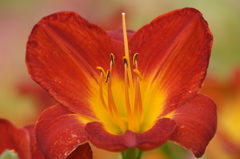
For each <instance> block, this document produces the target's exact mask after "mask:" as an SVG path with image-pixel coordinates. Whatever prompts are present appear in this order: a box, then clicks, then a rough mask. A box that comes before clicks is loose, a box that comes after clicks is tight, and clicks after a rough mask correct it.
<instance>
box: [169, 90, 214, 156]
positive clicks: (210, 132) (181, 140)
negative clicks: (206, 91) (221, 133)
mask: <svg viewBox="0 0 240 159" xmlns="http://www.w3.org/2000/svg"><path fill="white" fill-rule="evenodd" d="M216 111H217V110H216V105H215V103H214V101H213V100H212V99H210V98H209V97H208V96H206V95H203V94H198V95H197V96H195V97H194V98H193V99H192V100H190V101H189V102H187V103H186V104H184V105H183V106H181V107H180V108H178V109H177V110H176V111H175V113H174V116H173V117H172V119H173V120H175V121H176V123H177V127H176V129H175V130H174V133H173V135H172V136H171V137H170V140H171V141H173V142H176V143H177V144H179V145H181V146H183V147H185V148H186V149H188V150H190V151H192V152H193V153H194V155H195V156H196V157H201V156H202V155H203V153H204V152H205V148H206V146H207V145H208V143H209V141H210V140H211V139H212V138H213V136H214V134H215V132H216V128H217V113H216Z"/></svg>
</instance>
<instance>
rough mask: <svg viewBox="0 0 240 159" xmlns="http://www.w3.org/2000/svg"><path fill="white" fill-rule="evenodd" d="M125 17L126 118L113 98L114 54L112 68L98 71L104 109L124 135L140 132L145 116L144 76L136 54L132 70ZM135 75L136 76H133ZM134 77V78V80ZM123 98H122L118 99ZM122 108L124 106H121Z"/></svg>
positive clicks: (111, 61) (111, 62)
mask: <svg viewBox="0 0 240 159" xmlns="http://www.w3.org/2000/svg"><path fill="white" fill-rule="evenodd" d="M122 16H123V39H124V50H125V56H124V57H123V65H124V92H125V99H123V100H122V101H125V104H124V105H125V107H126V112H127V119H126V117H123V116H121V114H120V112H119V110H118V109H117V105H116V102H115V100H114V97H113V91H112V82H114V81H112V78H111V74H112V68H113V66H114V54H112V53H111V54H110V66H109V70H108V71H106V72H105V71H104V69H103V68H102V67H100V66H98V67H97V69H99V70H100V78H99V95H100V100H101V103H102V105H103V107H104V109H105V110H106V111H107V112H108V113H109V114H110V116H111V118H112V120H113V122H114V123H115V125H117V126H118V127H119V128H120V130H121V132H122V133H124V132H125V131H126V130H131V131H133V132H140V125H141V124H142V121H143V118H144V115H143V106H142V97H141V89H140V81H141V80H142V76H141V73H140V71H139V70H138V62H137V61H138V53H136V54H134V56H133V57H132V59H133V66H134V69H132V68H131V64H130V60H129V52H128V40H127V31H126V23H125V14H124V13H123V14H122ZM133 73H134V75H133ZM133 77H134V78H133ZM104 83H106V84H107V97H106V98H104V95H103V84H104ZM118 98H121V97H118ZM105 99H106V101H107V102H106V101H105ZM121 106H122V105H121Z"/></svg>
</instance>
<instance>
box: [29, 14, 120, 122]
mask: <svg viewBox="0 0 240 159" xmlns="http://www.w3.org/2000/svg"><path fill="white" fill-rule="evenodd" d="M121 50H123V47H122V44H121V43H117V42H116V41H114V40H112V39H111V38H110V36H109V35H108V34H107V33H106V32H105V31H103V30H102V29H101V28H100V27H98V26H97V25H94V24H91V23H89V22H88V21H86V20H85V19H83V18H82V17H81V16H79V15H78V14H77V13H74V12H59V13H55V14H53V15H50V16H47V17H45V18H43V19H42V20H40V21H39V22H38V24H37V25H35V26H34V28H33V30H32V32H31V35H30V36H29V39H28V43H27V54H26V64H27V66H28V71H29V73H30V75H31V77H32V78H33V79H34V80H35V81H36V82H38V83H39V84H40V85H41V86H43V87H44V88H45V89H47V90H48V91H49V93H50V94H51V95H52V96H53V97H54V98H55V99H56V100H57V101H58V102H59V103H61V104H62V105H63V106H66V107H68V108H69V109H70V110H71V111H73V112H75V113H79V114H83V115H85V116H88V117H92V118H95V117H96V116H95V113H94V112H93V110H92V108H91V106H90V104H89V103H88V102H87V99H89V97H90V96H91V95H92V94H94V93H96V91H98V85H97V83H98V79H99V70H97V69H96V67H97V66H101V67H103V68H104V69H105V70H107V69H109V64H110V60H109V59H110V53H114V54H115V56H117V57H118V58H117V59H120V60H119V61H121V64H122V55H123V52H122V51H121ZM121 54H122V55H121ZM120 66H121V67H123V66H122V65H120Z"/></svg>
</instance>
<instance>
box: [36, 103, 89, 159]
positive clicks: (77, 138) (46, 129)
mask: <svg viewBox="0 0 240 159" xmlns="http://www.w3.org/2000/svg"><path fill="white" fill-rule="evenodd" d="M84 126H85V123H83V122H82V121H81V120H80V119H79V116H78V115H77V114H73V113H72V112H70V111H69V110H68V109H67V108H65V107H63V106H61V105H55V106H52V107H50V108H48V109H46V110H45V111H44V112H43V113H42V114H41V115H40V117H39V119H38V121H37V123H36V126H35V134H36V138H37V142H38V144H39V148H40V149H41V151H42V153H43V155H44V156H45V157H46V158H51V159H65V158H67V157H68V156H69V155H70V154H71V153H72V152H73V151H74V150H75V149H76V150H77V152H79V153H80V154H79V155H82V156H85V158H86V159H90V158H91V156H92V153H90V151H89V150H88V151H81V150H79V149H81V148H83V149H86V144H88V143H87V142H88V139H87V137H86V136H85V131H84ZM77 147H78V148H77ZM77 152H74V154H75V153H77ZM79 157H81V156H79Z"/></svg>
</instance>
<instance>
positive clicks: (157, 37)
mask: <svg viewBox="0 0 240 159" xmlns="http://www.w3.org/2000/svg"><path fill="white" fill-rule="evenodd" d="M129 43H130V44H129V45H130V49H131V52H132V53H136V52H138V53H139V56H138V57H139V61H138V65H139V70H140V72H141V73H142V75H143V79H144V78H145V79H149V82H150V83H149V84H150V85H152V87H159V88H158V90H160V91H161V92H162V94H163V95H165V96H166V98H167V99H166V103H165V104H166V106H167V110H165V113H164V114H166V113H168V112H170V111H172V110H174V109H175V108H177V107H179V106H181V105H182V104H183V103H185V102H186V101H188V100H189V99H191V98H193V97H194V96H195V94H196V93H197V92H199V90H200V89H201V87H202V82H203V80H204V78H205V75H206V69H207V67H208V63H209V57H210V52H211V46H212V34H211V32H210V30H209V28H208V24H207V22H206V21H205V20H204V19H203V17H202V14H201V13H200V12H199V11H197V10H195V9H191V8H185V9H180V10H175V11H172V12H169V13H166V14H163V15H161V16H159V17H157V18H156V19H154V20H153V21H152V22H151V23H150V24H148V25H145V26H144V27H142V28H141V29H140V30H138V31H137V32H136V33H135V34H134V35H133V36H132V37H131V39H130V41H129ZM155 84H156V85H155ZM149 90H150V89H149ZM147 93H148V92H147Z"/></svg>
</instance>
